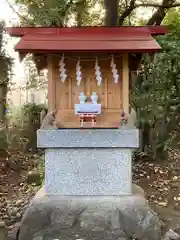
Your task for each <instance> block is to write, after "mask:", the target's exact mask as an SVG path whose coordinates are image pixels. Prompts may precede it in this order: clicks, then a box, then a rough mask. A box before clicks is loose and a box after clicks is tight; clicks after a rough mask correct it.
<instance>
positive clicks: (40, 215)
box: [17, 189, 162, 240]
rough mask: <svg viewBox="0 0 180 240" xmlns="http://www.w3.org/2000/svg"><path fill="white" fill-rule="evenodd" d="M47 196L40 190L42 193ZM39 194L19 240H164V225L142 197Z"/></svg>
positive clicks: (29, 208) (26, 215) (31, 206)
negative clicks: (162, 225)
mask: <svg viewBox="0 0 180 240" xmlns="http://www.w3.org/2000/svg"><path fill="white" fill-rule="evenodd" d="M44 193H45V191H44V190H43V189H41V194H42V195H44ZM41 194H40V195H41ZM40 195H37V196H36V198H35V199H34V200H33V201H32V202H31V204H30V206H29V207H28V209H27V211H26V212H25V214H24V216H23V219H22V222H21V226H20V229H19V234H18V238H17V239H18V240H24V239H26V240H41V239H42V240H43V239H47V240H53V239H56V240H58V239H59V240H65V239H66V240H71V239H72V240H75V239H84V240H100V239H104V240H112V239H118V240H126V239H131V238H133V237H134V238H137V239H147V240H161V239H162V233H161V223H160V221H159V219H158V217H157V215H156V214H155V213H154V212H153V211H152V210H151V209H150V207H149V205H148V204H147V201H146V200H145V198H144V197H143V196H142V195H138V194H137V195H132V196H123V197H113V196H112V197H107V196H106V197H103V196H102V197H96V196H91V197H84V196H82V197H74V196H73V197H72V196H69V197H68V196H66V197H63V196H59V197H56V198H54V197H50V198H48V197H47V196H44V197H40Z"/></svg>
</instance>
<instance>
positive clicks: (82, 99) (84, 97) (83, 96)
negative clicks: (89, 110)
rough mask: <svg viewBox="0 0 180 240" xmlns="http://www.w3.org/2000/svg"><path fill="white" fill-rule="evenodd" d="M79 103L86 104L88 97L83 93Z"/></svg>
mask: <svg viewBox="0 0 180 240" xmlns="http://www.w3.org/2000/svg"><path fill="white" fill-rule="evenodd" d="M79 101H80V104H84V103H85V101H86V95H84V93H83V92H81V93H80V95H79Z"/></svg>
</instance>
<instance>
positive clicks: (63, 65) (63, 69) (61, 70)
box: [59, 54, 67, 82]
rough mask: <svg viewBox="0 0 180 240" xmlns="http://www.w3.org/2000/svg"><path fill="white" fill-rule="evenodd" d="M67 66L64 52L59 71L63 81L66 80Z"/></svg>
mask: <svg viewBox="0 0 180 240" xmlns="http://www.w3.org/2000/svg"><path fill="white" fill-rule="evenodd" d="M65 66H66V64H65V63H64V54H63V55H62V57H61V60H60V62H59V72H60V77H61V81H62V82H65V80H66V78H67V74H66V69H65Z"/></svg>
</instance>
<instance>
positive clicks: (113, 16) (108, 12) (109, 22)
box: [104, 0, 119, 26]
mask: <svg viewBox="0 0 180 240" xmlns="http://www.w3.org/2000/svg"><path fill="white" fill-rule="evenodd" d="M118 6H119V0H104V8H105V19H104V25H105V26H116V25H117V20H118Z"/></svg>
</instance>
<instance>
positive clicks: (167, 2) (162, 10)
mask: <svg viewBox="0 0 180 240" xmlns="http://www.w3.org/2000/svg"><path fill="white" fill-rule="evenodd" d="M175 1H176V0H163V2H162V4H161V6H160V7H159V8H158V9H157V10H156V12H155V13H154V14H153V15H152V17H151V18H150V19H149V20H148V22H147V24H146V25H160V24H161V23H162V21H163V19H164V17H165V16H166V13H167V11H168V9H169V8H172V7H173V6H174V5H175ZM176 5H177V4H176ZM167 6H168V7H167Z"/></svg>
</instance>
